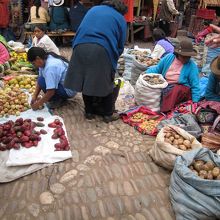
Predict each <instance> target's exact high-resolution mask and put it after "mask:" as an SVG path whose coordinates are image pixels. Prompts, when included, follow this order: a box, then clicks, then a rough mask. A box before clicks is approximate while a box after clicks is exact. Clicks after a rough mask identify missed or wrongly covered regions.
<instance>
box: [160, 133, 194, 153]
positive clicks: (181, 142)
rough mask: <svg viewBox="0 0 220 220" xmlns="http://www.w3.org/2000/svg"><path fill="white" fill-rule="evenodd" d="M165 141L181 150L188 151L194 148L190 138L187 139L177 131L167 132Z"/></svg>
mask: <svg viewBox="0 0 220 220" xmlns="http://www.w3.org/2000/svg"><path fill="white" fill-rule="evenodd" d="M164 141H165V142H166V143H169V144H171V145H173V146H174V147H176V148H178V149H180V150H184V151H187V150H191V149H192V143H191V142H190V140H187V139H185V138H184V137H182V136H181V135H179V134H178V133H177V132H175V131H169V132H166V133H165V136H164Z"/></svg>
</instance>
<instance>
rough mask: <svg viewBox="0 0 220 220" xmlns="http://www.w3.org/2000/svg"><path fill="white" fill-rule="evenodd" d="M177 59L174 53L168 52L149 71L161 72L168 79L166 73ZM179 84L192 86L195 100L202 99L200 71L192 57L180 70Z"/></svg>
mask: <svg viewBox="0 0 220 220" xmlns="http://www.w3.org/2000/svg"><path fill="white" fill-rule="evenodd" d="M174 59H175V55H174V54H168V55H166V56H165V57H163V58H162V59H161V60H160V62H159V63H158V64H157V65H156V66H152V67H150V68H149V69H148V70H147V71H146V72H147V73H159V74H162V75H163V77H164V78H165V79H166V73H167V71H168V69H169V68H170V66H171V64H172V63H173V61H174ZM179 84H182V85H184V86H188V87H190V88H191V93H192V100H193V102H198V101H199V99H200V84H199V71H198V67H197V65H196V64H195V62H194V61H193V60H192V59H190V60H189V62H188V63H186V64H184V65H183V68H182V70H181V72H180V77H179Z"/></svg>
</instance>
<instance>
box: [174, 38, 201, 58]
mask: <svg viewBox="0 0 220 220" xmlns="http://www.w3.org/2000/svg"><path fill="white" fill-rule="evenodd" d="M174 52H175V53H177V54H180V55H182V56H186V57H191V56H196V55H197V52H196V50H194V49H193V45H192V42H191V40H189V39H187V38H185V39H183V40H181V41H180V43H179V46H177V47H176V48H175V50H174Z"/></svg>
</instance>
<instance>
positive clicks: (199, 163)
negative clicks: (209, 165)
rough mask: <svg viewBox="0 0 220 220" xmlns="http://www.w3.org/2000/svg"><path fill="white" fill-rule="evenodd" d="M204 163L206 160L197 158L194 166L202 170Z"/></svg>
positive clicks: (197, 169)
mask: <svg viewBox="0 0 220 220" xmlns="http://www.w3.org/2000/svg"><path fill="white" fill-rule="evenodd" d="M203 165H204V161H202V160H197V161H196V162H195V163H194V168H195V170H196V171H198V172H199V171H200V170H202V166H203Z"/></svg>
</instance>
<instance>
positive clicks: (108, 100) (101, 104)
mask: <svg viewBox="0 0 220 220" xmlns="http://www.w3.org/2000/svg"><path fill="white" fill-rule="evenodd" d="M83 101H84V104H85V112H86V113H87V114H88V113H90V114H97V115H104V116H110V115H112V114H113V111H114V107H113V106H114V104H113V103H114V98H113V93H110V94H109V95H107V96H105V97H96V96H87V95H84V94H83Z"/></svg>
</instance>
